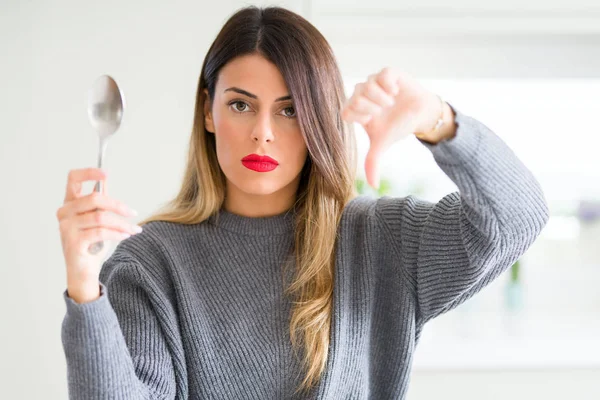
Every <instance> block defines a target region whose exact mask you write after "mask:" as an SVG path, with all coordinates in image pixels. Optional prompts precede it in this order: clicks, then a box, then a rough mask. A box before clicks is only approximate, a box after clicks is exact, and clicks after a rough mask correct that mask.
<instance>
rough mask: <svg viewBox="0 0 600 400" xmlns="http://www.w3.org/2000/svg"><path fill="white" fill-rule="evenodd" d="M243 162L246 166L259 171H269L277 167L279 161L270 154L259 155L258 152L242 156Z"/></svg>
mask: <svg viewBox="0 0 600 400" xmlns="http://www.w3.org/2000/svg"><path fill="white" fill-rule="evenodd" d="M242 164H244V167H246V168H248V169H251V170H254V171H257V172H268V171H272V170H274V169H275V168H277V165H279V163H278V162H277V161H276V160H274V159H272V158H271V157H269V156H259V155H258V154H248V155H247V156H246V157H244V158H242Z"/></svg>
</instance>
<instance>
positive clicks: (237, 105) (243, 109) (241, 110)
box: [229, 100, 249, 113]
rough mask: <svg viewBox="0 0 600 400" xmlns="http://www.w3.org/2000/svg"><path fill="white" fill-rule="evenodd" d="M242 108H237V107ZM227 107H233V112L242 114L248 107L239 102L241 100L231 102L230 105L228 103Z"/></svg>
mask: <svg viewBox="0 0 600 400" xmlns="http://www.w3.org/2000/svg"><path fill="white" fill-rule="evenodd" d="M240 105H241V106H242V107H239V106H240ZM229 106H233V111H235V112H237V113H243V112H246V111H247V109H246V108H245V107H249V106H248V104H247V103H245V102H243V101H241V100H235V101H232V102H231V103H229Z"/></svg>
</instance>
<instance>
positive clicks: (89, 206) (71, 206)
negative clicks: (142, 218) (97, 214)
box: [57, 192, 137, 220]
mask: <svg viewBox="0 0 600 400" xmlns="http://www.w3.org/2000/svg"><path fill="white" fill-rule="evenodd" d="M97 208H99V209H102V210H107V211H113V212H115V213H117V214H121V215H123V216H126V217H131V216H134V215H137V212H136V211H135V210H133V209H132V208H131V207H129V206H127V205H126V204H125V203H123V202H121V201H118V200H116V199H113V198H112V197H109V196H107V195H105V194H103V193H98V192H92V193H90V194H88V195H86V196H83V197H79V198H77V199H75V200H71V201H70V202H68V203H66V204H65V205H64V206H62V207H61V208H60V209H59V210H58V212H57V218H58V219H59V220H61V219H63V218H69V217H72V216H74V215H77V214H83V213H86V212H89V211H93V210H95V209H97Z"/></svg>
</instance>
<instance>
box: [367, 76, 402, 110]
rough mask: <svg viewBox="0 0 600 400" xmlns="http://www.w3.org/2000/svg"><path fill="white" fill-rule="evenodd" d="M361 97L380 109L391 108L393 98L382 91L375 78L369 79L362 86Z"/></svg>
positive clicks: (393, 102)
mask: <svg viewBox="0 0 600 400" xmlns="http://www.w3.org/2000/svg"><path fill="white" fill-rule="evenodd" d="M363 95H364V96H365V97H367V98H368V99H369V100H371V101H372V102H373V103H375V104H377V105H379V106H380V107H391V106H393V105H394V104H395V101H394V97H393V96H392V95H390V94H389V93H388V92H386V91H385V90H384V88H383V87H382V86H381V85H380V84H379V82H377V80H376V79H375V78H371V79H370V80H369V81H367V83H366V84H365V86H364V89H363Z"/></svg>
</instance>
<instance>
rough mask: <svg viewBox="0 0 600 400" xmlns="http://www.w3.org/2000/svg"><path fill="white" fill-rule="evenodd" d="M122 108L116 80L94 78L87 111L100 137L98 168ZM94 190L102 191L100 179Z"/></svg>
mask: <svg viewBox="0 0 600 400" xmlns="http://www.w3.org/2000/svg"><path fill="white" fill-rule="evenodd" d="M124 108H125V105H124V97H123V94H122V93H121V91H120V90H119V87H118V86H117V82H115V80H114V79H113V78H111V77H110V76H108V75H102V76H100V77H99V78H98V79H96V82H94V85H93V86H92V88H91V89H90V91H89V95H88V107H87V111H88V117H89V119H90V123H91V124H92V127H93V128H94V130H95V131H96V133H97V134H98V137H99V138H100V147H99V149H98V168H102V159H103V158H104V152H105V150H106V145H107V144H108V143H107V141H108V138H109V137H111V136H112V135H113V134H114V133H115V132H116V131H117V129H119V126H120V125H121V119H122V118H123V109H124ZM94 191H96V192H101V191H102V181H98V182H96V186H95V187H94ZM103 247H104V242H102V241H100V242H96V243H93V244H91V245H90V246H89V248H88V252H89V253H91V254H97V253H98V252H100V251H101V250H102V248H103Z"/></svg>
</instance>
